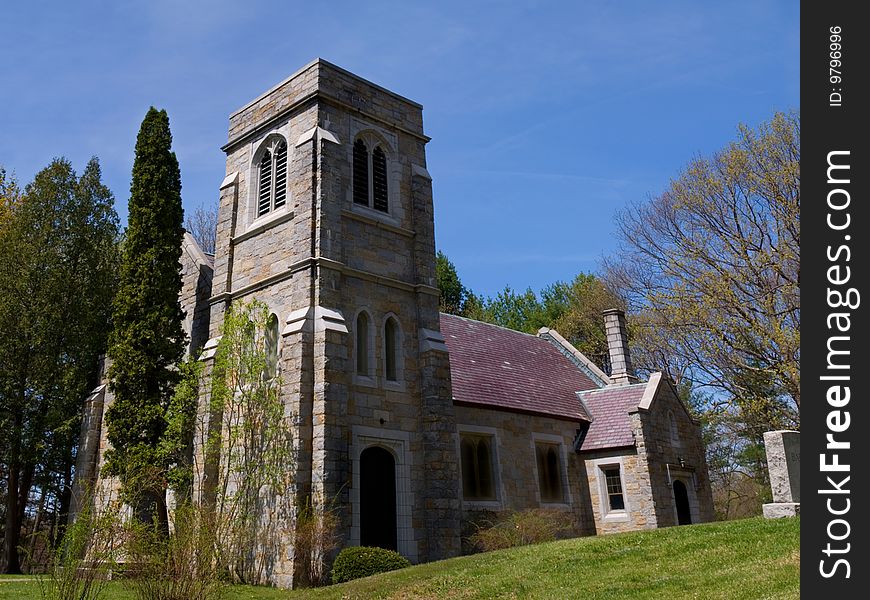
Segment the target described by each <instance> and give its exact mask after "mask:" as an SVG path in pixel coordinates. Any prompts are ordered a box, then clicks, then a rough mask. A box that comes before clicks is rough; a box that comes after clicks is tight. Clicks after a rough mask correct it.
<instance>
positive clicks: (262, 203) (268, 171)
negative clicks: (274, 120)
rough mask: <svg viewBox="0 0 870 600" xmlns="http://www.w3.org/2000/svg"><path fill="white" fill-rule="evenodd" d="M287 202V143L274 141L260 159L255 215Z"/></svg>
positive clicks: (279, 206) (259, 215)
mask: <svg viewBox="0 0 870 600" xmlns="http://www.w3.org/2000/svg"><path fill="white" fill-rule="evenodd" d="M286 203H287V143H286V142H285V141H284V140H280V141H276V142H274V143H272V145H270V146H269V149H268V150H266V152H264V153H263V158H261V159H260V179H259V182H258V192H257V216H258V217H262V216H263V215H265V214H267V213H269V212H270V211H273V210H275V209H278V208H281V207H282V206H284V205H285V204H286Z"/></svg>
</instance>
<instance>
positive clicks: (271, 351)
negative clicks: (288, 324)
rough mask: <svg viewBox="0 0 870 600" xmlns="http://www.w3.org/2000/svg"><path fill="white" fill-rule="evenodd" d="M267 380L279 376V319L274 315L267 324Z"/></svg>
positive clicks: (265, 344)
mask: <svg viewBox="0 0 870 600" xmlns="http://www.w3.org/2000/svg"><path fill="white" fill-rule="evenodd" d="M264 346H265V348H264V349H265V353H266V371H265V375H266V379H272V378H273V377H275V375H277V374H278V317H277V315H274V314H273V315H272V316H270V317H269V322H268V323H267V324H266V339H265V343H264Z"/></svg>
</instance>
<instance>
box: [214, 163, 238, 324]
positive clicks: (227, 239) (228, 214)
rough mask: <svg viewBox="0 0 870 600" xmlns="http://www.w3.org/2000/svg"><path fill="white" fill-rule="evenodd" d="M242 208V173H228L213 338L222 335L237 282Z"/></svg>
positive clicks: (216, 274) (222, 190)
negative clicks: (235, 246)
mask: <svg viewBox="0 0 870 600" xmlns="http://www.w3.org/2000/svg"><path fill="white" fill-rule="evenodd" d="M238 210H239V174H238V173H230V174H229V175H227V176H226V177H225V178H224V180H223V182H221V187H220V200H219V204H218V223H217V233H216V236H215V240H216V243H215V250H214V271H213V274H212V280H211V294H212V297H211V300H210V301H209V311H210V315H209V332H208V336H209V338H215V337H217V336H218V335H220V328H221V324H222V323H223V315H224V312H225V311H226V308H227V306H229V303H230V298H231V292H232V285H233V236H235V234H236V222H237V220H238V215H237V213H238Z"/></svg>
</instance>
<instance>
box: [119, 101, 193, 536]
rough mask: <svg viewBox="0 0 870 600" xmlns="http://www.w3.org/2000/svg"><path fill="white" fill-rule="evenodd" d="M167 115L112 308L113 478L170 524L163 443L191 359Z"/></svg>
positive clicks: (141, 509)
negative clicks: (182, 370)
mask: <svg viewBox="0 0 870 600" xmlns="http://www.w3.org/2000/svg"><path fill="white" fill-rule="evenodd" d="M171 144H172V134H171V133H170V131H169V117H168V116H167V114H166V111H165V110H160V111H158V110H156V109H155V108H154V107H151V108H150V109H149V110H148V113H147V114H146V115H145V119H144V120H143V121H142V126H141V128H140V129H139V135H138V137H137V139H136V157H135V160H134V162H133V180H132V183H131V185H130V204H129V218H128V227H127V231H126V237H125V239H124V242H123V250H122V258H121V282H120V286H119V289H118V293H117V295H116V296H115V301H114V303H113V307H112V319H113V321H114V330H113V332H112V334H111V337H110V340H109V357H110V358H111V360H112V365H111V367H110V369H109V378H110V381H111V384H110V385H111V390H112V392H113V393H114V396H115V399H114V403H113V404H112V406H111V407H110V408H109V410H108V411H107V413H106V419H107V424H108V438H109V442H110V443H111V445H112V449H111V451H110V452H108V453H107V457H106V458H107V462H106V474H108V475H115V476H118V477H120V480H121V492H122V495H123V497H124V499H125V500H126V501H127V502H129V503H130V504H131V505H132V506H133V507H134V509H135V510H136V511H137V512H138V513H139V516H140V518H145V519H148V520H150V519H152V518H154V517H157V518H158V519H159V520H160V521H161V522H163V523H165V522H166V521H165V518H166V512H165V511H166V506H165V490H166V484H165V473H166V468H165V465H162V464H161V461H160V456H161V452H160V450H159V447H158V446H159V442H160V439H161V437H162V436H163V433H164V431H165V429H166V409H167V407H168V404H169V400H170V397H171V395H172V391H173V387H174V385H175V383H176V381H177V380H178V377H179V374H178V370H177V365H178V363H179V362H180V360H181V358H182V356H183V354H184V344H185V334H184V331H183V329H182V325H181V324H182V320H183V318H184V313H183V312H182V310H181V304H180V303H179V292H180V291H181V242H182V236H183V234H184V230H183V222H184V211H183V209H182V207H181V173H180V171H179V168H178V160H177V159H176V157H175V153H174V152H172V150H171Z"/></svg>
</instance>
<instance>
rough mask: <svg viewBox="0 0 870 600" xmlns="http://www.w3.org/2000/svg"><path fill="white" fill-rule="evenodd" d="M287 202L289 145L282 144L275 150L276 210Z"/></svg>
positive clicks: (274, 204)
mask: <svg viewBox="0 0 870 600" xmlns="http://www.w3.org/2000/svg"><path fill="white" fill-rule="evenodd" d="M286 202H287V144H285V143H284V142H281V143H280V144H278V147H277V148H276V149H275V202H274V203H273V206H274V207H275V208H281V207H282V206H284V204H286Z"/></svg>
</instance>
